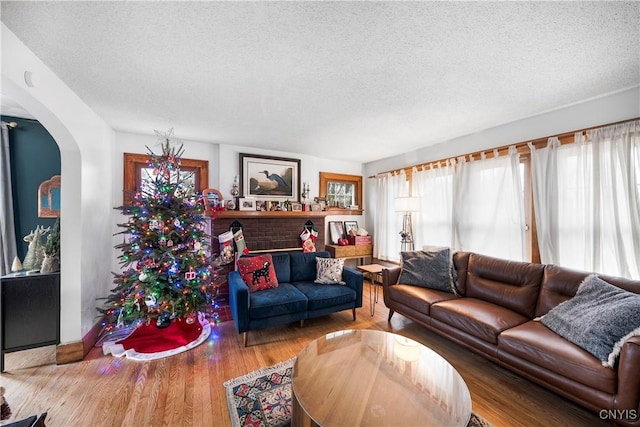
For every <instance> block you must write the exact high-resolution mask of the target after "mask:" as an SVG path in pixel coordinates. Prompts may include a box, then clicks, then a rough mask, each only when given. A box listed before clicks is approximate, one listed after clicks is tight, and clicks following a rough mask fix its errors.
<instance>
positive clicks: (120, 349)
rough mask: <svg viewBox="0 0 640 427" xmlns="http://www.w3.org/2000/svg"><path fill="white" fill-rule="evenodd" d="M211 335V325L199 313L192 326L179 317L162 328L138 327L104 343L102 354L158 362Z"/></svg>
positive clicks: (154, 326) (152, 324) (199, 342)
mask: <svg viewBox="0 0 640 427" xmlns="http://www.w3.org/2000/svg"><path fill="white" fill-rule="evenodd" d="M210 333H211V325H210V324H209V322H207V320H206V319H205V317H204V315H203V314H202V313H198V316H197V319H195V321H194V322H192V323H189V322H187V320H186V319H185V318H180V319H175V320H172V321H171V324H170V325H169V326H167V327H166V328H162V329H160V328H158V327H157V326H156V325H155V323H153V322H152V323H150V324H149V325H140V326H138V327H137V328H136V329H135V330H134V331H133V332H132V333H131V335H129V336H128V337H126V338H124V339H121V340H118V341H105V342H104V344H102V352H103V353H104V354H109V353H111V354H112V355H114V356H116V357H122V356H126V357H128V358H129V359H132V360H140V361H145V360H155V359H161V358H163V357H168V356H173V355H175V354H179V353H182V352H185V351H187V350H190V349H192V348H194V347H197V346H198V345H200V344H202V343H203V342H204V341H206V340H207V338H208V337H209V334H210Z"/></svg>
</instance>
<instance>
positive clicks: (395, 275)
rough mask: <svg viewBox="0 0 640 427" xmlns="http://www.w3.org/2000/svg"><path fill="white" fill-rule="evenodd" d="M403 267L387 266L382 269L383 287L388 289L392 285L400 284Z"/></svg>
mask: <svg viewBox="0 0 640 427" xmlns="http://www.w3.org/2000/svg"><path fill="white" fill-rule="evenodd" d="M401 271H402V268H401V267H387V268H384V269H382V287H383V289H386V288H388V287H390V286H393V285H396V284H398V279H399V278H400V272H401Z"/></svg>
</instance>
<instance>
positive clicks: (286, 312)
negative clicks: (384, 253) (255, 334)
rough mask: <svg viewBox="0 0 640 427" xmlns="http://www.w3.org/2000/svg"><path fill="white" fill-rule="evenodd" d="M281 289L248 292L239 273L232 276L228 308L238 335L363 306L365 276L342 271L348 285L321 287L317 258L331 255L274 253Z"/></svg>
mask: <svg viewBox="0 0 640 427" xmlns="http://www.w3.org/2000/svg"><path fill="white" fill-rule="evenodd" d="M271 257H272V258H273V266H274V269H275V272H276V276H277V278H278V287H277V288H271V289H265V290H261V291H257V292H249V287H248V286H247V284H246V283H245V282H244V281H243V280H242V276H241V275H240V272H239V271H232V272H230V273H229V277H228V281H229V305H230V306H231V312H232V314H233V323H234V324H235V327H236V330H237V331H238V333H242V334H244V345H245V346H246V345H247V340H248V332H249V331H252V330H255V329H261V328H266V327H269V326H274V325H281V324H286V323H291V322H296V321H300V326H301V327H302V326H304V320H305V319H312V318H314V317H319V316H324V315H326V314H330V313H335V312H337V311H342V310H347V309H351V310H352V311H353V320H356V308H358V307H362V284H363V276H362V273H361V272H359V271H357V270H355V269H353V268H349V267H345V268H344V269H343V272H342V280H343V281H344V282H346V285H321V284H317V283H314V282H313V281H314V280H315V278H316V257H323V258H330V254H329V252H308V253H303V252H272V253H271Z"/></svg>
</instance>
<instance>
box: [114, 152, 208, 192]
mask: <svg viewBox="0 0 640 427" xmlns="http://www.w3.org/2000/svg"><path fill="white" fill-rule="evenodd" d="M149 159H150V157H149V155H148V154H133V153H124V183H123V190H124V192H123V200H122V203H123V205H129V204H131V196H132V195H133V193H134V192H135V191H136V189H138V188H142V189H144V188H147V187H148V186H149V185H150V182H151V181H152V180H153V179H154V174H153V168H150V167H149ZM180 174H181V175H182V178H183V180H185V181H186V182H189V183H190V184H191V185H192V186H193V190H194V191H195V192H198V193H200V192H202V190H204V189H205V188H206V187H207V185H209V162H208V161H207V160H193V159H183V158H181V159H180Z"/></svg>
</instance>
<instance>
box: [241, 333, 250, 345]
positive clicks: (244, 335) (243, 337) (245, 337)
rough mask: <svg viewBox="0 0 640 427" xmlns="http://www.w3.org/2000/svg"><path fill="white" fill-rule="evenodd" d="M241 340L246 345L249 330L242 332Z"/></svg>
mask: <svg viewBox="0 0 640 427" xmlns="http://www.w3.org/2000/svg"><path fill="white" fill-rule="evenodd" d="M242 340H243V341H244V346H245V347H246V346H247V342H248V341H249V332H243V333H242Z"/></svg>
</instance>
